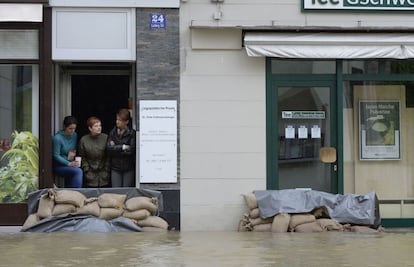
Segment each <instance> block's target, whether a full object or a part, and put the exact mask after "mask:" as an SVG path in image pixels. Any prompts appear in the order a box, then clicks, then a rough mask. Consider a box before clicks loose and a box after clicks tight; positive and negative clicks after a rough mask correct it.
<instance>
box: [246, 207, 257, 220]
mask: <svg viewBox="0 0 414 267" xmlns="http://www.w3.org/2000/svg"><path fill="white" fill-rule="evenodd" d="M249 217H250V218H252V219H256V218H259V217H260V210H259V208H255V209H252V210H250V212H249Z"/></svg>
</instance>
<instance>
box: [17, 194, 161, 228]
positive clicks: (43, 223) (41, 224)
mask: <svg viewBox="0 0 414 267" xmlns="http://www.w3.org/2000/svg"><path fill="white" fill-rule="evenodd" d="M63 189H66V190H73V191H78V192H80V193H82V194H84V195H85V197H86V198H91V197H98V196H99V195H101V194H103V193H114V194H126V195H127V198H126V199H129V198H132V197H136V196H147V197H156V198H157V199H158V211H162V210H163V198H162V193H161V192H159V191H155V190H149V189H139V188H56V189H55V190H63ZM48 190H49V189H42V190H38V191H35V192H32V193H31V194H29V198H28V203H27V205H28V214H29V215H30V214H34V213H36V212H37V208H38V204H39V200H40V197H41V196H42V195H43V194H46V193H47V191H48ZM141 230H142V229H141V228H140V227H139V226H137V225H136V224H134V223H133V222H132V221H131V220H129V219H127V218H124V217H118V218H115V219H112V220H103V219H99V218H97V217H95V216H92V215H80V214H61V215H58V216H50V217H47V218H44V219H42V220H40V221H38V222H37V223H35V224H33V225H31V226H29V227H27V228H25V229H22V230H21V231H22V232H125V231H134V232H140V231H141Z"/></svg>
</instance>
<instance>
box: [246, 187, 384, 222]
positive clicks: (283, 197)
mask: <svg viewBox="0 0 414 267" xmlns="http://www.w3.org/2000/svg"><path fill="white" fill-rule="evenodd" d="M254 194H255V196H256V199H257V204H258V207H259V210H260V216H261V218H268V217H272V216H274V215H276V214H278V213H306V212H311V211H312V210H313V209H315V208H320V207H324V208H325V209H326V210H327V212H328V215H329V216H330V218H331V219H334V220H336V221H337V222H339V223H350V224H360V225H370V226H374V227H375V228H376V227H378V226H379V225H380V223H381V218H380V215H379V204H378V198H377V196H376V194H375V193H374V192H370V193H368V194H365V195H356V194H346V195H340V194H331V193H326V192H321V191H316V190H298V189H285V190H257V191H254Z"/></svg>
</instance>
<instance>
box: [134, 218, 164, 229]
mask: <svg viewBox="0 0 414 267" xmlns="http://www.w3.org/2000/svg"><path fill="white" fill-rule="evenodd" d="M137 224H138V225H139V226H141V227H147V226H150V227H158V228H162V229H168V223H167V221H166V220H164V219H163V218H161V217H158V216H148V217H147V218H145V219H143V220H139V221H137Z"/></svg>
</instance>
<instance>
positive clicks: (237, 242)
mask: <svg viewBox="0 0 414 267" xmlns="http://www.w3.org/2000/svg"><path fill="white" fill-rule="evenodd" d="M0 266H19V267H20V266H156V267H157V266H163V267H164V266H165V267H176V266H177V267H184V266H191V267H193V266H195V267H198V266H208V267H216V266H226V267H228V266H249V267H250V266H289V267H292V266H329V267H331V266H336V267H338V266H363V267H370V266H373V267H374V266H375V267H378V266H387V267H388V266H391V267H394V266H399V267H400V266H414V233H413V232H402V231H401V232H383V233H378V234H358V233H348V232H347V233H344V232H341V233H336V232H326V233H317V234H316V233H315V234H303V233H285V234H270V233H254V232H245V233H242V232H181V233H179V232H170V233H108V234H106V233H0Z"/></svg>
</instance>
